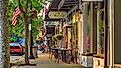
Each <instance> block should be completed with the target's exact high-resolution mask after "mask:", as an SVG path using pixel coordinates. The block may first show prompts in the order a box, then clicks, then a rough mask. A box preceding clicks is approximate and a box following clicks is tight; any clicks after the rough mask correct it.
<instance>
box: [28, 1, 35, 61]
mask: <svg viewBox="0 0 121 68" xmlns="http://www.w3.org/2000/svg"><path fill="white" fill-rule="evenodd" d="M30 3H31V5H30V10H32V0H30ZM29 40H30V57H29V59H35V57H34V56H33V50H32V45H33V36H32V18H31V19H30V24H29Z"/></svg>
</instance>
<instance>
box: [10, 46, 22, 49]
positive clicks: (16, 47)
mask: <svg viewBox="0 0 121 68" xmlns="http://www.w3.org/2000/svg"><path fill="white" fill-rule="evenodd" d="M14 48H15V49H20V47H19V46H10V49H14Z"/></svg>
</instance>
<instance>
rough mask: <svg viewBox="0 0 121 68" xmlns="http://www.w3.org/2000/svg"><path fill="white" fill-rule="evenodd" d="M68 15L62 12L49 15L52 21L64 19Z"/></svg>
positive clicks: (51, 12)
mask: <svg viewBox="0 0 121 68" xmlns="http://www.w3.org/2000/svg"><path fill="white" fill-rule="evenodd" d="M66 15H67V13H66V12H62V11H50V12H49V14H48V16H49V18H50V19H61V18H64V17H65V16H66Z"/></svg>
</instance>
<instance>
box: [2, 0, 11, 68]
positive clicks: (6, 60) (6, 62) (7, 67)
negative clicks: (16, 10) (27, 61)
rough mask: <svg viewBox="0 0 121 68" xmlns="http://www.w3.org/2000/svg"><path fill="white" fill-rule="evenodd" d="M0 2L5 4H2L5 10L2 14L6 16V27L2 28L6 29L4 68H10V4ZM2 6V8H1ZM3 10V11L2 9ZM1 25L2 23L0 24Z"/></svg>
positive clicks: (7, 1) (7, 0)
mask: <svg viewBox="0 0 121 68" xmlns="http://www.w3.org/2000/svg"><path fill="white" fill-rule="evenodd" d="M0 2H3V4H1V6H2V8H3V12H2V14H4V18H3V20H4V23H3V24H4V25H3V26H2V27H3V28H4V48H3V49H4V52H5V54H4V68H10V46H9V35H10V34H9V22H8V7H9V6H8V4H9V0H5V1H4V0H3V1H2V0H0ZM1 6H0V7H1ZM2 8H1V9H2ZM0 23H1V22H0Z"/></svg>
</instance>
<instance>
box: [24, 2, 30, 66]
mask: <svg viewBox="0 0 121 68" xmlns="http://www.w3.org/2000/svg"><path fill="white" fill-rule="evenodd" d="M27 14H28V0H26V8H25V13H24V28H25V51H26V52H25V64H29V59H28V39H27V37H28V32H27V31H28V21H27V19H28V18H27Z"/></svg>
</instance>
